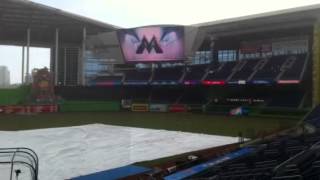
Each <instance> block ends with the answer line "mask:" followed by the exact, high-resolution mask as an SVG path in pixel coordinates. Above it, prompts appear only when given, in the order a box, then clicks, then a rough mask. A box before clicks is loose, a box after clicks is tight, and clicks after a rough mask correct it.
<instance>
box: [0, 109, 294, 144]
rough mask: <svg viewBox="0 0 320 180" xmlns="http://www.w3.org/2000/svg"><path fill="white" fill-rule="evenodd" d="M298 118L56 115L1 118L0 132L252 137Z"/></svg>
mask: <svg viewBox="0 0 320 180" xmlns="http://www.w3.org/2000/svg"><path fill="white" fill-rule="evenodd" d="M298 121H299V119H298V118H291V119H286V118H263V117H260V118H259V117H227V116H214V115H204V114H192V113H176V114H175V113H171V114H169V113H163V114H162V113H132V112H108V113H107V112H106V113H84V112H83V113H57V114H38V115H0V130H10V131H11V130H27V129H39V128H53V127H66V126H77V125H85V124H92V123H102V124H109V125H119V126H130V127H141V128H151V129H166V130H174V131H184V132H194V133H205V134H214V135H227V136H237V135H238V134H239V132H242V134H243V135H244V136H246V137H251V138H253V137H254V136H255V135H256V134H257V133H259V132H262V131H265V132H268V133H270V132H274V131H276V130H279V129H285V128H289V127H292V126H294V125H295V124H296V123H297V122H298Z"/></svg>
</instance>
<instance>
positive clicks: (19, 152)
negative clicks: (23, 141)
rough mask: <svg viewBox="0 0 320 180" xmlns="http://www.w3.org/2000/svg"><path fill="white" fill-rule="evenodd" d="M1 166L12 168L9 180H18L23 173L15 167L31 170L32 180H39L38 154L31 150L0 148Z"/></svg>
mask: <svg viewBox="0 0 320 180" xmlns="http://www.w3.org/2000/svg"><path fill="white" fill-rule="evenodd" d="M0 165H8V166H10V170H9V173H10V174H9V175H8V176H9V177H10V178H9V180H14V179H13V178H14V177H15V179H16V180H17V179H18V177H19V175H20V174H21V173H22V171H21V169H20V168H19V169H16V168H15V167H17V166H18V167H20V166H23V167H25V168H26V169H28V170H29V173H30V176H31V177H30V179H31V180H38V171H39V158H38V156H37V154H36V153H35V152H34V151H33V150H32V149H29V148H23V147H20V148H0Z"/></svg>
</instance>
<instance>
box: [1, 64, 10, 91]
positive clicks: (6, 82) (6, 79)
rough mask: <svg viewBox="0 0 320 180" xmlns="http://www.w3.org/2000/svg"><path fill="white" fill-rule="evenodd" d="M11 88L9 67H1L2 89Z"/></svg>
mask: <svg viewBox="0 0 320 180" xmlns="http://www.w3.org/2000/svg"><path fill="white" fill-rule="evenodd" d="M9 86H10V71H9V70H8V68H7V66H0V88H6V87H9Z"/></svg>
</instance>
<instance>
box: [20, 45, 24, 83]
mask: <svg viewBox="0 0 320 180" xmlns="http://www.w3.org/2000/svg"><path fill="white" fill-rule="evenodd" d="M24 58H25V55H24V46H22V68H21V84H24Z"/></svg>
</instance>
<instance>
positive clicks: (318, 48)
mask: <svg viewBox="0 0 320 180" xmlns="http://www.w3.org/2000/svg"><path fill="white" fill-rule="evenodd" d="M312 77H313V99H312V104H313V106H317V105H318V104H320V22H318V23H316V24H315V25H314V31H313V72H312Z"/></svg>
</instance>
